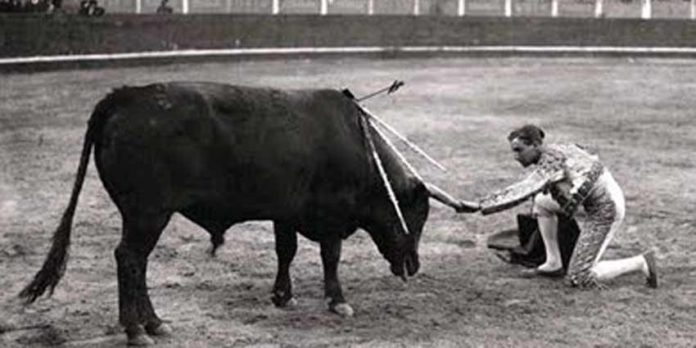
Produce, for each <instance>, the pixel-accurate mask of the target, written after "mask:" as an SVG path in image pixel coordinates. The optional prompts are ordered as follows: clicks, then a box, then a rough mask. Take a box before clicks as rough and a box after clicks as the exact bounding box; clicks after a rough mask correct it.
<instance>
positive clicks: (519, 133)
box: [508, 124, 545, 145]
mask: <svg viewBox="0 0 696 348" xmlns="http://www.w3.org/2000/svg"><path fill="white" fill-rule="evenodd" d="M544 135H545V134H544V131H543V130H542V129H541V128H539V127H537V126H535V125H533V124H526V125H524V126H522V127H520V128H517V129H515V130H514V131H512V132H510V134H509V135H508V141H513V140H514V139H520V140H521V141H523V142H524V143H525V144H527V145H532V144H538V145H541V144H543V143H544Z"/></svg>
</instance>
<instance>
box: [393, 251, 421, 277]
mask: <svg viewBox="0 0 696 348" xmlns="http://www.w3.org/2000/svg"><path fill="white" fill-rule="evenodd" d="M390 261H391V262H390V264H391V265H390V269H391V272H392V274H394V275H395V276H397V277H400V278H401V279H402V280H403V281H406V279H407V278H406V275H407V274H408V276H410V277H411V276H414V275H415V274H416V273H418V270H419V269H420V261H419V260H418V252H416V251H415V250H414V249H412V248H409V250H407V251H405V252H403V253H400V255H395V257H393V258H392V260H390Z"/></svg>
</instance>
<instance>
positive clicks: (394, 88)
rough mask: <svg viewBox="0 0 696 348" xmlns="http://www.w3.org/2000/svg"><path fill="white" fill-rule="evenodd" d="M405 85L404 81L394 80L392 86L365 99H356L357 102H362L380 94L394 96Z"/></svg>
mask: <svg viewBox="0 0 696 348" xmlns="http://www.w3.org/2000/svg"><path fill="white" fill-rule="evenodd" d="M403 85H404V81H399V80H394V82H393V83H392V84H391V86H389V87H384V88H382V89H380V90H379V91H376V92H372V93H370V94H368V95H366V96H364V97H360V98H358V99H356V101H358V102H361V101H363V100H367V99H370V98H372V97H374V96H376V95H378V94H382V93H384V92H387V94H392V93H394V92H396V91H397V90H399V88H401V86H403Z"/></svg>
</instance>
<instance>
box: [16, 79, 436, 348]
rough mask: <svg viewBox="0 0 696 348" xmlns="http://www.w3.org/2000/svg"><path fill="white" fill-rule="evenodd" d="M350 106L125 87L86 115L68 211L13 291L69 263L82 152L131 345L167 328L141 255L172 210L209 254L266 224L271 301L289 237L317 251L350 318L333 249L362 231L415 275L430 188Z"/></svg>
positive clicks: (37, 284) (211, 89) (49, 278)
mask: <svg viewBox="0 0 696 348" xmlns="http://www.w3.org/2000/svg"><path fill="white" fill-rule="evenodd" d="M363 117H365V116H364V115H362V114H361V113H360V111H359V109H358V108H357V106H356V105H355V104H354V102H353V101H352V100H351V99H349V98H348V97H346V96H345V95H343V94H342V93H341V92H339V91H335V90H300V91H280V90H274V89H264V88H248V87H237V86H229V85H222V84H213V83H167V84H153V85H148V86H143V87H123V88H120V89H117V90H115V91H114V92H112V93H110V94H109V95H107V96H106V97H105V98H104V99H103V100H101V101H100V102H99V103H98V104H97V106H96V107H95V110H94V112H93V113H92V115H91V117H90V120H89V124H88V127H87V132H86V135H85V138H84V145H83V149H82V156H81V159H80V164H79V168H78V173H77V178H76V180H75V184H74V187H73V192H72V196H71V198H70V202H69V205H68V207H67V209H66V211H65V212H64V215H63V218H62V220H61V224H60V226H59V227H58V229H57V230H56V232H55V235H54V237H53V244H52V247H51V250H50V252H49V254H48V256H47V258H46V261H45V263H44V265H43V267H42V269H41V270H40V271H39V272H38V273H37V274H36V276H35V278H34V279H33V281H32V282H31V284H29V285H28V286H27V287H26V288H25V289H24V290H23V291H22V293H21V294H20V295H21V296H23V297H25V298H27V299H28V301H30V302H31V301H34V300H36V298H37V297H39V296H41V295H42V294H43V293H44V292H45V291H46V290H47V289H48V288H50V291H51V292H52V291H53V289H54V287H55V286H56V285H57V283H58V282H59V280H60V278H61V276H62V273H63V271H64V270H65V264H66V261H67V248H68V245H69V243H70V225H71V223H72V217H73V215H74V212H75V207H76V204H77V200H78V196H79V193H80V189H81V186H82V183H83V181H84V176H85V172H86V169H87V165H88V162H89V156H90V152H91V149H92V146H94V153H95V155H94V158H95V162H96V166H97V169H98V171H99V176H100V178H101V181H102V183H103V184H104V187H105V188H106V190H107V191H108V193H109V195H110V197H111V199H112V200H113V201H114V203H115V204H116V206H117V207H118V210H119V212H120V213H121V216H122V219H123V232H122V233H123V235H122V239H121V242H120V244H119V245H118V247H117V248H116V250H115V256H116V260H117V264H118V289H119V320H120V322H121V324H122V325H123V326H124V327H125V329H126V333H127V334H128V337H129V342H130V343H132V344H141V343H148V341H147V340H148V339H149V338H148V337H147V336H146V333H148V334H158V333H164V332H166V331H167V330H166V325H165V324H163V323H162V321H161V320H160V319H159V318H158V317H157V315H156V314H155V311H154V309H153V307H152V304H151V302H150V298H149V296H148V293H147V286H146V276H145V274H146V267H147V258H148V255H149V254H150V252H151V251H152V249H153V248H154V246H155V244H156V243H157V240H158V239H159V237H160V235H161V233H162V231H163V229H164V228H165V226H166V225H167V223H168V222H169V220H170V218H171V216H172V214H173V213H175V212H178V213H180V214H182V215H184V216H185V217H187V218H188V219H190V220H191V221H193V222H194V223H196V224H198V225H199V226H201V227H202V228H204V229H205V230H206V231H208V232H209V233H210V235H211V241H212V243H213V249H212V250H213V252H214V250H215V249H216V248H217V247H218V246H219V245H220V244H222V242H223V234H224V232H225V230H227V229H228V228H229V227H230V226H231V225H233V224H235V223H238V222H242V221H248V220H272V221H273V223H274V233H275V240H276V253H277V256H278V273H277V277H276V280H275V285H274V287H273V298H272V299H273V302H274V303H275V304H276V305H277V306H284V305H286V304H287V303H288V302H289V301H291V300H292V292H291V282H290V275H289V267H290V263H291V262H292V259H293V257H294V256H295V252H296V250H297V235H296V233H297V232H299V233H301V234H302V235H304V236H305V237H307V238H308V239H310V240H313V241H316V242H319V243H320V245H321V259H322V263H323V267H324V287H325V296H326V297H327V298H328V299H329V300H330V302H329V306H330V309H331V310H333V311H337V312H339V313H341V314H344V315H350V314H351V313H352V309H351V308H350V306H348V305H347V304H346V302H345V299H344V297H343V294H342V291H341V286H340V284H339V280H338V277H337V267H338V262H339V258H340V252H341V240H342V239H345V238H347V237H348V236H350V235H351V234H352V233H354V232H355V231H356V230H357V229H358V228H362V229H364V230H365V231H367V232H368V233H369V235H370V236H371V237H372V239H373V241H374V242H375V244H376V245H377V248H378V249H379V251H380V253H381V254H382V255H383V256H384V257H385V258H386V259H387V260H388V261H389V263H390V266H391V267H390V268H391V272H392V273H394V274H395V275H398V276H401V277H405V275H404V273H405V272H406V273H408V274H409V275H413V274H415V273H416V272H417V271H418V268H419V262H418V253H417V249H418V242H419V239H420V235H421V231H422V229H423V225H424V223H425V221H426V219H427V216H428V210H429V202H428V197H429V192H428V189H427V188H426V185H425V184H424V183H423V182H422V181H420V180H419V179H417V178H416V177H414V176H413V175H412V174H410V173H408V172H406V171H405V170H404V168H403V167H402V165H401V164H400V163H399V160H398V158H397V157H396V156H395V154H394V153H393V152H392V151H391V149H389V147H388V146H387V145H386V144H385V143H384V142H383V141H382V139H381V138H380V137H379V136H377V134H376V132H375V131H374V129H372V128H370V126H369V125H368V123H367V122H365V120H364V119H362V118H363ZM365 127H368V128H369V132H371V133H370V134H371V135H372V136H371V138H372V139H373V140H374V145H375V147H376V150H377V152H378V153H379V156H380V157H381V159H382V161H383V164H384V167H385V170H386V172H387V174H388V177H389V180H390V182H391V184H392V185H393V188H394V191H395V193H396V196H397V199H398V202H399V203H400V207H401V209H402V211H403V216H404V217H405V220H406V223H407V225H408V228H409V231H410V234H406V233H405V232H404V231H403V229H402V227H401V224H400V222H399V220H398V218H397V215H396V213H395V210H394V208H393V206H392V204H391V203H390V200H389V198H388V195H387V192H386V189H385V187H384V183H383V181H382V179H381V178H380V176H379V174H378V170H377V167H376V164H375V161H374V160H373V158H372V157H371V152H370V151H369V149H370V146H369V144H368V143H367V141H368V140H367V137H366V133H365V131H366V129H365Z"/></svg>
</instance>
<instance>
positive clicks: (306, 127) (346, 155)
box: [97, 83, 364, 219]
mask: <svg viewBox="0 0 696 348" xmlns="http://www.w3.org/2000/svg"><path fill="white" fill-rule="evenodd" d="M108 98H110V99H112V100H113V103H114V105H113V107H112V108H110V115H109V116H108V119H107V121H106V122H105V124H104V127H103V131H102V132H101V135H100V139H99V140H98V141H97V143H98V144H97V145H98V146H97V156H98V161H97V165H98V167H99V170H100V175H101V176H102V179H103V180H104V181H105V186H106V187H107V190H109V192H110V193H111V194H112V197H115V196H118V197H116V198H115V200H116V199H120V200H121V201H124V202H133V201H135V202H139V204H142V205H148V206H151V205H154V206H159V205H164V206H165V207H166V208H167V209H172V210H180V209H185V208H186V207H189V206H191V205H200V206H205V208H204V209H207V210H219V214H221V215H229V214H231V213H232V212H234V214H237V215H239V216H240V219H241V217H244V219H263V218H275V217H277V215H279V214H280V215H283V214H285V215H292V214H293V213H294V212H297V211H299V210H301V209H303V206H304V205H305V204H306V203H307V200H308V199H309V197H310V196H311V195H312V194H313V193H312V191H313V190H315V189H316V186H317V185H319V186H321V185H325V186H327V187H336V188H338V189H340V188H341V186H345V185H346V184H351V183H354V182H356V181H359V178H357V176H360V175H361V172H362V170H363V168H361V166H360V165H359V163H358V162H360V159H361V156H363V155H364V153H362V152H361V151H360V149H359V146H360V141H359V138H356V136H355V135H356V129H357V128H356V125H357V116H356V114H355V109H354V106H353V105H352V103H351V102H350V101H349V100H348V99H347V98H345V97H343V96H342V95H341V94H340V93H339V92H336V91H292V92H287V91H279V90H273V89H264V88H249V87H238V86H229V85H222V84H211V83H171V84H157V85H149V86H145V87H136V88H125V89H121V90H117V91H115V92H114V93H112V95H110V96H109V97H107V99H108ZM331 173H337V174H336V175H332V174H331ZM327 176H329V177H327ZM117 204H118V202H117ZM210 213H211V214H213V213H214V212H210Z"/></svg>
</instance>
